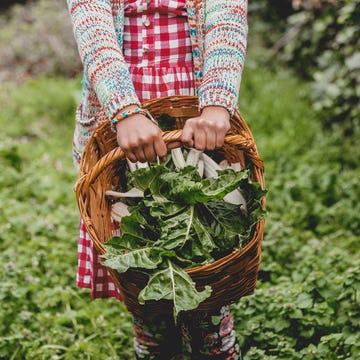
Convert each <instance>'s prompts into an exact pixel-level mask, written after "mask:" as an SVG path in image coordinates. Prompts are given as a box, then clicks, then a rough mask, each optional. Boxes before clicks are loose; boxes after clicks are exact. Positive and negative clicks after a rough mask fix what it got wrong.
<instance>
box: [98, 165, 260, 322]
mask: <svg viewBox="0 0 360 360" xmlns="http://www.w3.org/2000/svg"><path fill="white" fill-rule="evenodd" d="M127 177H128V179H129V182H130V183H131V185H132V186H135V187H137V188H138V189H140V190H142V191H144V198H143V199H141V200H138V203H137V204H136V205H133V206H129V212H130V215H129V216H125V217H123V218H122V220H121V224H120V226H121V230H122V235H121V237H114V238H112V239H110V240H109V241H108V242H107V243H106V248H107V252H106V254H105V255H104V256H103V257H104V258H105V261H104V265H106V266H108V267H110V268H112V269H115V270H117V271H118V272H120V273H124V272H126V271H127V270H129V269H132V270H137V271H142V272H144V273H146V274H147V275H148V276H149V281H148V283H147V285H146V287H145V288H144V289H142V291H141V292H140V295H139V302H140V303H144V302H145V301H147V300H160V299H166V300H171V301H172V302H173V309H174V316H175V318H176V316H177V315H178V313H179V312H180V311H186V310H192V309H195V308H197V307H198V305H199V304H200V302H202V301H203V300H205V299H206V298H207V297H209V296H210V294H211V289H210V288H208V287H206V288H205V290H203V291H201V292H199V291H197V289H196V287H195V284H194V283H193V281H192V280H191V278H190V276H189V275H188V274H187V273H186V271H185V269H186V268H189V267H194V266H198V265H202V264H205V263H209V262H212V261H214V259H215V258H216V257H220V256H221V255H222V254H224V253H226V252H231V251H232V250H233V249H234V248H239V247H241V246H242V245H243V244H244V243H245V242H246V241H247V240H248V239H249V238H250V235H251V228H252V226H253V225H254V223H256V222H257V221H258V220H259V219H260V218H262V217H263V216H264V211H263V210H262V209H261V204H260V202H259V201H258V200H259V199H260V198H261V197H262V196H263V195H264V194H265V193H264V191H263V190H261V188H260V187H259V186H256V185H255V184H252V183H251V182H250V181H249V174H248V171H241V172H235V171H234V170H231V169H230V170H222V171H219V173H218V177H217V178H210V179H202V178H201V177H200V176H199V173H198V172H197V169H196V168H195V167H193V166H186V167H184V168H180V169H174V167H173V166H172V164H171V163H170V162H168V163H167V164H166V165H153V166H150V167H149V168H142V169H138V170H136V171H134V172H132V173H131V174H128V176H127ZM239 187H241V188H242V189H244V192H245V193H246V194H247V198H248V199H249V205H250V206H249V209H250V211H251V212H250V216H248V217H245V215H244V214H243V213H242V211H241V210H240V206H239V205H232V204H228V203H225V202H224V201H222V199H223V197H224V196H225V195H226V194H228V193H230V192H231V191H233V190H234V189H236V188H239ZM253 202H254V203H253ZM254 214H256V216H254Z"/></svg>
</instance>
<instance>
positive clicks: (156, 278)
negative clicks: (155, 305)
mask: <svg viewBox="0 0 360 360" xmlns="http://www.w3.org/2000/svg"><path fill="white" fill-rule="evenodd" d="M167 264H168V266H167V268H166V269H164V270H161V271H156V272H154V274H153V275H152V276H151V277H150V280H149V282H148V284H147V285H146V287H145V288H144V289H143V290H142V291H141V292H140V294H139V302H140V304H144V303H145V301H146V300H162V299H165V300H171V301H173V303H174V317H175V319H176V317H177V314H178V313H179V312H180V311H184V310H192V309H195V308H197V306H198V305H199V304H200V303H201V302H202V301H204V300H205V299H207V298H208V297H209V296H210V295H211V287H210V286H206V287H205V289H204V290H203V291H201V292H199V291H197V290H196V288H195V283H194V282H193V281H192V280H191V277H190V276H189V275H188V274H187V273H186V272H185V271H184V270H183V269H182V268H181V267H179V266H177V265H175V264H174V263H173V262H171V261H169V260H168V261H167Z"/></svg>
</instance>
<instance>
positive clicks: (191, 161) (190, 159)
mask: <svg viewBox="0 0 360 360" xmlns="http://www.w3.org/2000/svg"><path fill="white" fill-rule="evenodd" d="M201 154H202V151H200V150H197V149H190V150H189V153H188V156H187V158H186V165H191V166H196V165H197V164H198V162H199V158H200V155H201Z"/></svg>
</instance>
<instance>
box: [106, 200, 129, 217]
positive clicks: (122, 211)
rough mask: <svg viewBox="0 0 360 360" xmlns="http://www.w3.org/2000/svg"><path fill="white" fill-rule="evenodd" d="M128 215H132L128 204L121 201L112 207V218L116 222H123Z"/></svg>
mask: <svg viewBox="0 0 360 360" xmlns="http://www.w3.org/2000/svg"><path fill="white" fill-rule="evenodd" d="M128 215H130V212H129V210H128V206H127V205H126V204H124V203H122V202H120V201H119V202H117V203H115V204H113V205H112V206H111V217H112V218H113V219H114V220H115V221H121V218H122V217H124V216H128Z"/></svg>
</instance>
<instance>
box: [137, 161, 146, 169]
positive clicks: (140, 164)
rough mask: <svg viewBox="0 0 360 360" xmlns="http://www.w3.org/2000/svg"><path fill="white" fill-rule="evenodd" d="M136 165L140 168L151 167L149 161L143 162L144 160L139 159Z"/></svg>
mask: <svg viewBox="0 0 360 360" xmlns="http://www.w3.org/2000/svg"><path fill="white" fill-rule="evenodd" d="M136 167H137V168H138V169H146V168H148V167H149V164H148V163H147V162H144V163H142V162H140V161H138V162H137V163H136Z"/></svg>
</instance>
